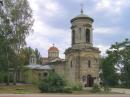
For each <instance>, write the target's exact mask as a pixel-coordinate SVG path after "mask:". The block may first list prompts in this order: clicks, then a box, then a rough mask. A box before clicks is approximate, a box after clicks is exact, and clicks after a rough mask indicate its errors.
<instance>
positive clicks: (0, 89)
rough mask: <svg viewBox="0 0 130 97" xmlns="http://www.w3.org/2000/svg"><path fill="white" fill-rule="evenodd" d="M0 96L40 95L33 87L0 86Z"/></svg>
mask: <svg viewBox="0 0 130 97" xmlns="http://www.w3.org/2000/svg"><path fill="white" fill-rule="evenodd" d="M0 93H1V94H5V93H6V94H10V93H11V94H32V93H40V91H39V89H38V88H37V87H36V86H34V85H17V86H13V85H10V86H0Z"/></svg>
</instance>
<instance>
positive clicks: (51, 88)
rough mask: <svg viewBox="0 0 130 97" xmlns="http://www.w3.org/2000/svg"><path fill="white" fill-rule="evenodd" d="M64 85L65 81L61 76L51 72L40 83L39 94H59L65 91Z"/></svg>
mask: <svg viewBox="0 0 130 97" xmlns="http://www.w3.org/2000/svg"><path fill="white" fill-rule="evenodd" d="M66 85H67V84H66V81H65V80H64V79H63V78H62V77H61V76H59V75H58V74H56V73H54V72H51V73H50V74H49V75H48V76H47V77H45V78H43V79H42V80H41V81H40V83H39V89H40V91H41V92H51V93H54V92H55V93H58V92H60V93H61V92H66V91H67V90H66V89H67V88H66ZM67 92H68V91H67ZM69 92H70V91H69Z"/></svg>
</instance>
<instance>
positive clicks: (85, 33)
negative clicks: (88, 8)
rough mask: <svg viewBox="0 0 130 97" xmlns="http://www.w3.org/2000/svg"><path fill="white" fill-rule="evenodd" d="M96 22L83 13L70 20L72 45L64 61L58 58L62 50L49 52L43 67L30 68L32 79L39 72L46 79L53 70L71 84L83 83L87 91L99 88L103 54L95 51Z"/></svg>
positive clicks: (53, 48) (34, 65)
mask: <svg viewBox="0 0 130 97" xmlns="http://www.w3.org/2000/svg"><path fill="white" fill-rule="evenodd" d="M93 22H94V20H93V19H92V18H91V17H89V16H88V15H85V14H84V13H83V10H82V9H81V13H80V14H79V15H78V16H76V17H74V18H73V19H72V20H71V25H72V26H71V36H72V37H71V40H72V43H71V47H69V48H68V49H66V50H65V59H62V58H60V57H59V50H58V48H56V47H55V46H54V45H53V46H52V47H50V48H49V49H48V57H44V58H43V64H42V65H38V64H37V66H36V63H35V64H30V65H28V66H27V67H28V69H29V70H32V71H33V72H32V75H34V74H33V73H34V72H35V71H36V72H38V73H37V76H40V77H41V75H43V76H46V75H47V73H48V71H50V70H51V71H54V72H57V73H58V74H60V75H63V76H65V78H66V79H67V80H68V81H69V82H70V83H76V82H81V83H82V84H83V86H84V87H91V86H92V85H93V83H97V84H98V83H99V65H100V51H99V49H98V48H96V47H93ZM32 67H33V68H32ZM29 76H30V75H29ZM43 76H42V77H43ZM32 78H33V77H32Z"/></svg>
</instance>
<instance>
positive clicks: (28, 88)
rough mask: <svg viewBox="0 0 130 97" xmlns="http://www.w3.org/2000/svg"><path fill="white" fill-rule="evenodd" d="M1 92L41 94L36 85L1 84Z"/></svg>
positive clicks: (79, 92) (74, 92)
mask: <svg viewBox="0 0 130 97" xmlns="http://www.w3.org/2000/svg"><path fill="white" fill-rule="evenodd" d="M0 94H40V91H39V89H38V88H37V87H36V86H34V85H16V86H13V85H10V86H0ZM45 94H64V95H65V94H75V95H82V94H84V95H88V94H118V93H112V92H108V93H106V92H103V91H102V92H97V93H92V92H91V91H90V90H82V91H73V93H45Z"/></svg>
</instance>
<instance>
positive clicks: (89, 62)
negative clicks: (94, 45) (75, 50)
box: [88, 60, 91, 68]
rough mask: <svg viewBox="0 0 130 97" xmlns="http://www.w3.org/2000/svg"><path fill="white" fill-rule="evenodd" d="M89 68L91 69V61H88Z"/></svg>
mask: <svg viewBox="0 0 130 97" xmlns="http://www.w3.org/2000/svg"><path fill="white" fill-rule="evenodd" d="M88 67H89V68H90V67H91V61H90V60H88Z"/></svg>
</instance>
